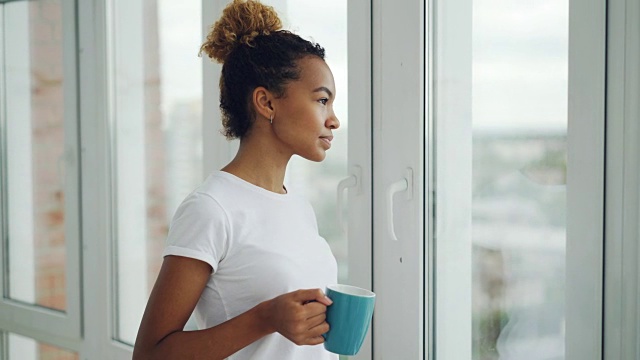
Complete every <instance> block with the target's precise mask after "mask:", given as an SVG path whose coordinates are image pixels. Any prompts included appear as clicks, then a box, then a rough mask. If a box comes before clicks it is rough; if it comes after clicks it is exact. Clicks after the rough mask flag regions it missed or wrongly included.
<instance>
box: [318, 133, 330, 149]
mask: <svg viewBox="0 0 640 360" xmlns="http://www.w3.org/2000/svg"><path fill="white" fill-rule="evenodd" d="M320 140H322V141H324V143H325V144H327V146H329V147H331V140H333V136H331V135H329V136H320Z"/></svg>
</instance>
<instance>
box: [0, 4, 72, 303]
mask: <svg viewBox="0 0 640 360" xmlns="http://www.w3.org/2000/svg"><path fill="white" fill-rule="evenodd" d="M2 6H3V8H4V9H3V10H4V18H3V21H4V28H3V29H2V36H3V40H4V44H5V48H4V51H3V56H4V60H5V68H4V69H3V72H4V74H3V75H4V79H5V83H4V84H1V86H4V88H5V91H4V93H5V94H6V95H5V96H6V98H5V104H6V124H5V126H6V127H5V129H6V134H3V135H4V136H3V137H4V138H3V140H4V141H5V146H6V147H5V151H6V153H5V154H4V157H6V167H5V169H4V170H5V171H6V189H5V191H6V193H5V194H7V197H6V204H5V205H6V206H7V214H6V220H7V229H6V230H7V232H8V239H9V244H8V254H9V261H8V269H7V270H8V273H9V296H10V297H11V298H12V299H15V300H19V301H22V302H26V303H29V304H37V305H40V306H45V307H49V308H52V309H56V310H65V308H66V296H65V289H66V277H65V260H66V252H65V207H64V203H65V202H64V198H65V191H64V178H65V161H64V146H65V134H64V99H63V96H64V95H63V94H64V89H63V88H64V77H63V62H62V10H61V1H60V0H37V1H19V2H11V3H7V4H5V5H2Z"/></svg>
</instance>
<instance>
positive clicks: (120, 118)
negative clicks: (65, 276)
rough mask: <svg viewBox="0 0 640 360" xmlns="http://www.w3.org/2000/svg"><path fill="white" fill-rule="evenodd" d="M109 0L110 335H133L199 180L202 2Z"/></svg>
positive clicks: (124, 338) (126, 337)
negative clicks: (181, 210)
mask: <svg viewBox="0 0 640 360" xmlns="http://www.w3.org/2000/svg"><path fill="white" fill-rule="evenodd" d="M110 4H111V13H110V15H109V18H108V20H109V21H110V23H109V26H110V28H109V29H110V31H109V34H108V36H109V38H110V39H111V41H110V44H111V47H110V49H109V51H110V58H109V60H110V72H109V82H110V90H111V91H110V97H111V108H110V113H111V139H110V141H111V149H112V150H111V159H112V162H111V164H112V168H111V171H112V181H113V182H112V185H111V186H112V194H113V198H112V208H113V211H114V218H113V220H114V223H113V227H114V230H113V245H114V249H113V268H114V271H115V273H114V279H115V299H114V300H115V301H114V306H115V309H114V313H115V314H117V316H116V319H117V326H116V327H115V332H116V333H115V334H114V338H115V339H118V340H120V341H122V342H124V343H126V344H130V345H132V344H133V343H134V341H135V337H136V333H137V331H138V327H139V325H140V320H141V319H142V314H143V312H144V308H145V305H146V302H147V298H148V296H149V293H150V292H151V288H152V287H153V284H154V282H155V280H156V277H157V275H158V272H159V270H160V266H161V264H162V250H163V248H164V241H165V238H166V235H167V230H168V227H169V223H170V221H171V218H172V216H173V213H174V212H175V209H176V208H177V207H178V205H179V204H180V203H181V202H182V199H184V198H185V197H186V196H187V195H188V194H189V193H190V192H191V191H192V190H193V189H194V188H195V187H196V186H197V185H198V184H200V182H202V180H203V177H202V111H201V109H202V86H201V82H202V70H201V67H200V61H201V59H200V58H198V56H197V54H198V49H199V48H200V44H201V40H202V37H201V26H200V23H199V22H198V21H194V19H200V18H201V7H200V6H201V4H200V2H199V1H187V2H184V1H183V2H180V3H177V2H175V1H157V2H149V1H120V0H114V1H112V2H110Z"/></svg>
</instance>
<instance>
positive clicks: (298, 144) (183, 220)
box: [133, 0, 340, 360]
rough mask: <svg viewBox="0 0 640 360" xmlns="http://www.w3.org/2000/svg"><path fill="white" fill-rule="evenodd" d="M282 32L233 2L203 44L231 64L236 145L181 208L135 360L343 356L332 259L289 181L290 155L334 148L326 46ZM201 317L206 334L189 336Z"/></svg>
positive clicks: (223, 98) (227, 93)
mask: <svg viewBox="0 0 640 360" xmlns="http://www.w3.org/2000/svg"><path fill="white" fill-rule="evenodd" d="M281 27H282V25H281V22H280V20H279V19H278V16H277V14H276V13H275V12H274V10H273V8H271V7H268V6H265V5H262V4H260V3H259V2H257V1H252V0H249V1H242V0H235V1H234V2H233V3H231V4H229V5H228V6H227V8H226V9H225V10H224V12H223V15H222V17H221V18H220V20H219V21H217V22H216V23H215V25H214V26H213V28H212V30H211V33H210V34H209V35H208V37H207V41H206V42H205V43H204V44H203V45H202V48H201V52H205V53H206V54H207V55H209V57H211V58H213V59H215V60H217V61H218V62H221V63H223V67H222V76H221V79H220V108H221V110H222V114H223V125H224V129H225V133H226V136H227V137H228V138H239V139H240V148H239V150H238V153H237V155H236V157H235V158H234V159H233V161H231V163H229V164H228V165H227V166H225V167H224V168H223V169H222V170H221V171H216V172H214V173H213V174H211V175H210V176H209V177H208V178H207V179H206V180H205V182H204V183H203V184H202V185H201V186H200V187H199V188H197V189H196V190H195V191H194V192H193V193H192V194H190V195H189V196H188V197H187V198H186V199H185V200H184V202H183V203H182V204H181V205H180V207H179V208H178V210H177V211H176V214H175V216H174V218H173V220H172V223H171V228H170V230H169V234H168V238H167V247H166V249H165V252H164V256H165V257H164V262H163V264H162V268H161V270H160V274H159V275H158V279H157V281H156V284H155V286H154V288H153V291H152V293H151V296H150V298H149V302H148V304H147V308H146V310H145V313H144V317H143V319H142V323H141V325H140V330H139V332H138V338H137V340H136V345H135V349H134V354H133V358H134V359H154V360H156V359H224V358H227V357H228V358H229V359H279V360H280V359H305V360H307V359H337V356H336V355H333V354H330V353H329V352H327V351H326V350H324V348H323V346H322V345H320V344H321V343H322V342H323V337H322V334H323V333H325V332H327V331H328V329H329V326H328V324H327V323H326V321H325V312H326V308H327V306H330V305H331V300H330V299H328V298H327V297H326V296H325V295H324V294H323V292H322V290H321V289H323V288H324V287H325V286H326V285H328V284H330V283H335V282H336V281H337V266H336V261H335V258H334V257H333V255H332V254H331V250H330V248H329V246H328V245H327V243H326V241H325V240H324V239H322V238H321V237H320V236H319V235H318V227H317V223H316V219H315V215H314V213H313V209H312V208H311V206H310V204H309V203H308V202H307V201H306V200H304V199H302V198H300V197H297V196H296V195H294V194H289V193H288V192H287V189H286V188H285V187H284V185H283V182H284V177H285V170H286V167H287V163H288V161H289V159H290V158H291V156H293V155H294V154H297V155H299V156H301V157H304V158H306V159H309V160H312V161H322V160H323V159H324V158H325V155H326V151H327V150H328V149H329V148H330V147H331V140H332V139H333V135H332V131H333V130H335V129H337V128H338V127H339V125H340V123H339V121H338V119H337V118H336V116H335V114H334V112H333V101H334V98H335V94H336V91H335V84H334V80H333V75H332V74H331V71H330V69H329V67H328V66H327V64H326V63H325V62H324V49H323V48H322V47H320V46H319V45H317V44H313V43H311V42H308V41H306V40H304V39H302V38H300V37H299V36H297V35H294V34H292V33H290V32H287V31H284V30H280V29H281ZM194 309H195V315H196V319H197V322H198V325H199V328H201V329H202V330H198V331H191V332H185V331H183V327H184V325H185V323H186V322H187V320H188V318H189V316H190V314H191V313H192V311H193V310H194Z"/></svg>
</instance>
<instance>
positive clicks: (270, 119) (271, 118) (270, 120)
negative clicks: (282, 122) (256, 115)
mask: <svg viewBox="0 0 640 360" xmlns="http://www.w3.org/2000/svg"><path fill="white" fill-rule="evenodd" d="M269 123H271V124H273V114H271V115H270V116H269Z"/></svg>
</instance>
